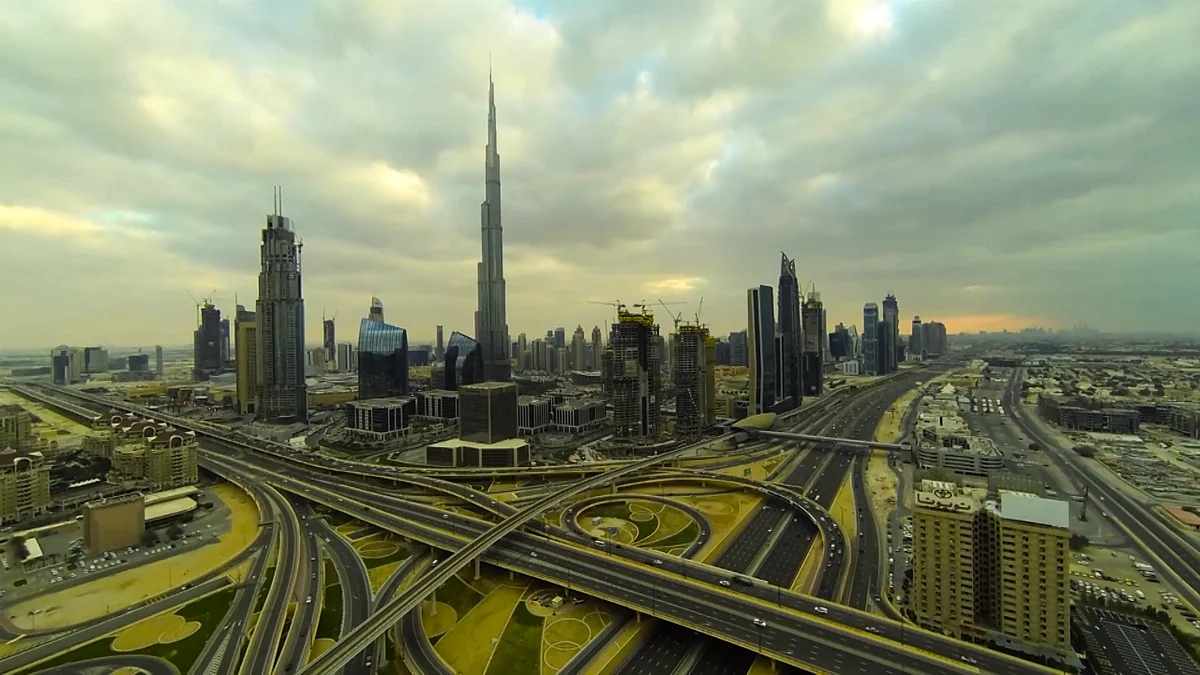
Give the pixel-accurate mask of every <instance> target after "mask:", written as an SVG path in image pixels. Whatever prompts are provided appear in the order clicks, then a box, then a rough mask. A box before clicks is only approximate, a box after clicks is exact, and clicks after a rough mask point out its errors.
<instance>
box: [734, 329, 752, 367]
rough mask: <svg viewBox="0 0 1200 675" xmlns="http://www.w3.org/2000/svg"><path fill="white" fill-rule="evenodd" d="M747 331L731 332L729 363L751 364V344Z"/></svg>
mask: <svg viewBox="0 0 1200 675" xmlns="http://www.w3.org/2000/svg"><path fill="white" fill-rule="evenodd" d="M748 342H749V338H748V336H747V332H746V331H744V330H739V331H737V332H734V333H730V334H729V365H731V366H748V365H750V346H749V344H748Z"/></svg>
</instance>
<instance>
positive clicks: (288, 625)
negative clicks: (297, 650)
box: [271, 614, 295, 663]
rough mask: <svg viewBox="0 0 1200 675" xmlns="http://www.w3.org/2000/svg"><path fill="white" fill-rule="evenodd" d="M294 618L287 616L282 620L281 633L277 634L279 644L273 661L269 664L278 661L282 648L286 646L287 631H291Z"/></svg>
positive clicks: (291, 615) (292, 615)
mask: <svg viewBox="0 0 1200 675" xmlns="http://www.w3.org/2000/svg"><path fill="white" fill-rule="evenodd" d="M294 616H295V615H294V614H289V615H288V616H287V617H285V618H284V619H283V631H282V632H280V633H279V644H278V645H276V647H275V659H274V660H272V661H271V663H274V662H275V661H278V660H279V655H280V654H282V653H283V647H284V645H285V644H287V635H288V631H289V630H291V629H292V617H294Z"/></svg>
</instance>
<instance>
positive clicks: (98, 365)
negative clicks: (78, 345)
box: [83, 347, 108, 373]
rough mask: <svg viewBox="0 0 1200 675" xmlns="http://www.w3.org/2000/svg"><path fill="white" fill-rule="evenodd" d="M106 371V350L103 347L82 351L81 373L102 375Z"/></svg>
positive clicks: (88, 348)
mask: <svg viewBox="0 0 1200 675" xmlns="http://www.w3.org/2000/svg"><path fill="white" fill-rule="evenodd" d="M107 371H108V350H107V349H105V348H104V347H87V348H85V349H84V350H83V372H85V373H103V372H107Z"/></svg>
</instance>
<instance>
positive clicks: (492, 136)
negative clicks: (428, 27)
mask: <svg viewBox="0 0 1200 675" xmlns="http://www.w3.org/2000/svg"><path fill="white" fill-rule="evenodd" d="M487 126H488V129H487V134H488V142H487V147H486V149H485V151H484V153H485V159H484V186H485V198H484V200H483V204H481V205H480V212H481V221H482V222H481V225H480V233H481V235H482V241H483V255H482V259H481V260H480V262H479V266H478V277H479V304H478V309H477V310H476V312H475V339H476V340H478V341H479V350H480V352H481V354H482V358H483V378H484V380H486V381H488V382H507V381H509V380H510V379H512V363H511V361H509V358H508V349H509V342H510V341H509V339H508V310H507V304H506V303H507V300H506V291H505V283H504V227H503V224H502V222H501V217H500V153H499V151H498V149H497V146H496V86H495V84H494V83H493V82H492V77H491V73H488V122H487Z"/></svg>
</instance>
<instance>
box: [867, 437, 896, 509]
mask: <svg viewBox="0 0 1200 675" xmlns="http://www.w3.org/2000/svg"><path fill="white" fill-rule="evenodd" d="M866 481H867V485H866V488H867V491H868V492H867V494H868V496H869V497H870V498H871V511H872V512H873V513H874V514H875V519H876V521H877V522H880V523H886V522H887V518H888V515H889V514H891V512H892V511H893V510H895V508H896V489H897V487H899V480H898V479H897V478H896V474H895V473H894V472H893V471H892V469H891V467H889V466H888V453H887V451H886V450H875V451H873V452H872V453H871V459H870V461H868V462H867V477H866Z"/></svg>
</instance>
